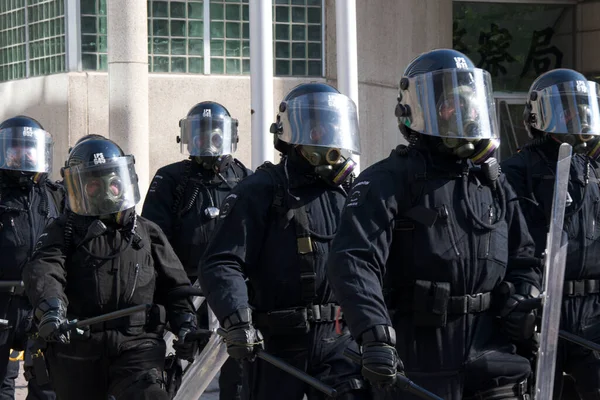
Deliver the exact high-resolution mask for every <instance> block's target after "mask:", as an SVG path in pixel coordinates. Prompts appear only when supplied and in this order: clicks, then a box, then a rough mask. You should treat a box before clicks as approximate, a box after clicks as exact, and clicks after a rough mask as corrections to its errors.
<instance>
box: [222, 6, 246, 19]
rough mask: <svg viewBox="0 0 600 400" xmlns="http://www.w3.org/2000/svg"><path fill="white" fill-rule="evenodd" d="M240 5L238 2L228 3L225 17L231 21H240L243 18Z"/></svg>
mask: <svg viewBox="0 0 600 400" xmlns="http://www.w3.org/2000/svg"><path fill="white" fill-rule="evenodd" d="M240 7H241V6H240V5H237V4H228V5H227V6H226V8H225V18H226V19H227V20H229V21H240V20H241V18H242V13H241V9H240Z"/></svg>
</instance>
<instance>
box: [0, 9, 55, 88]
mask: <svg viewBox="0 0 600 400" xmlns="http://www.w3.org/2000/svg"><path fill="white" fill-rule="evenodd" d="M65 58H66V55H65V10H64V0H2V1H0V81H7V80H11V79H20V78H25V77H27V76H39V75H48V74H54V73H57V72H62V71H65Z"/></svg>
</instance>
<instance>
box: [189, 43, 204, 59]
mask: <svg viewBox="0 0 600 400" xmlns="http://www.w3.org/2000/svg"><path fill="white" fill-rule="evenodd" d="M188 54H196V55H203V54H204V41H203V40H201V39H189V40H188Z"/></svg>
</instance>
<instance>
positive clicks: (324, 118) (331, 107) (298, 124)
mask: <svg viewBox="0 0 600 400" xmlns="http://www.w3.org/2000/svg"><path fill="white" fill-rule="evenodd" d="M280 118H281V125H282V127H283V132H282V133H281V136H280V139H281V140H282V141H284V142H287V143H290V144H293V145H298V146H299V148H300V152H301V154H302V155H303V156H304V158H306V159H307V160H308V162H309V163H310V164H311V165H313V166H314V167H315V171H316V172H317V173H318V174H319V175H320V176H322V177H324V178H325V179H326V180H327V181H330V182H332V183H334V184H336V185H338V184H340V183H342V182H343V181H344V180H346V179H347V178H348V176H350V174H351V173H352V170H353V169H354V167H355V166H356V163H355V162H354V161H353V160H352V158H351V157H352V154H360V135H359V127H358V115H357V112H356V105H355V104H354V102H353V101H352V100H351V99H350V98H348V97H346V96H344V95H342V94H337V93H327V92H320V93H310V94H306V95H303V96H298V97H295V98H293V99H292V100H290V101H288V102H286V103H285V111H284V112H281V113H280Z"/></svg>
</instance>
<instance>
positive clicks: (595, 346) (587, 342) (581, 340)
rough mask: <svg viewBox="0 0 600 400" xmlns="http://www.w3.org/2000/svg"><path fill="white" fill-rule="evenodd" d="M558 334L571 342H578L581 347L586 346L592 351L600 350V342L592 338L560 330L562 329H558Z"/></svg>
mask: <svg viewBox="0 0 600 400" xmlns="http://www.w3.org/2000/svg"><path fill="white" fill-rule="evenodd" d="M558 336H559V337H560V338H561V339H565V340H568V341H569V342H571V343H575V344H578V345H580V346H581V347H585V348H586V349H589V350H592V351H600V344H598V343H594V342H592V341H591V340H587V339H584V338H582V337H580V336H577V335H574V334H572V333H570V332H567V331H563V330H560V331H558Z"/></svg>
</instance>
